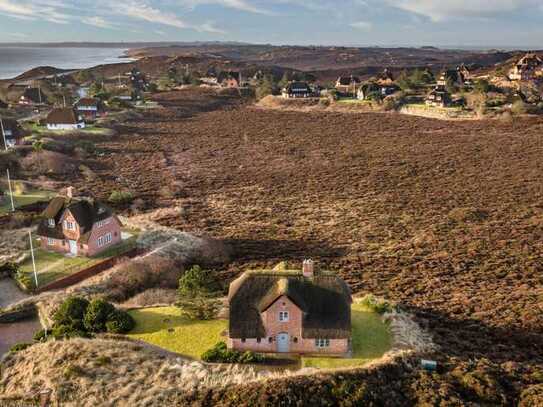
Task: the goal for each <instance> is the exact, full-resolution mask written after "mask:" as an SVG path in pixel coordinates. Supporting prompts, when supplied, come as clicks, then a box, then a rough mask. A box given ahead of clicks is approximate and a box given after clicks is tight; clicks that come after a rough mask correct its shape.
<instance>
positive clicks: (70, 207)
mask: <svg viewBox="0 0 543 407" xmlns="http://www.w3.org/2000/svg"><path fill="white" fill-rule="evenodd" d="M42 218H43V219H42V221H41V222H40V224H39V225H38V232H37V234H38V236H39V238H40V245H41V247H42V249H44V250H49V251H54V252H58V253H63V254H70V255H73V256H77V255H83V256H95V255H97V254H99V253H101V252H103V251H104V250H106V249H109V248H111V247H113V246H115V245H116V244H118V243H120V242H121V240H122V237H121V226H122V225H121V222H120V221H119V219H118V218H117V216H115V214H114V213H113V212H112V210H111V209H110V208H109V207H107V206H105V205H104V204H102V203H101V202H99V201H95V200H92V199H86V198H75V197H74V196H73V188H71V187H70V188H68V189H67V193H66V196H58V197H55V198H53V199H52V200H51V201H50V202H49V205H48V206H47V208H46V209H45V210H44V212H43V213H42Z"/></svg>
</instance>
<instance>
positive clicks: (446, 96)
mask: <svg viewBox="0 0 543 407" xmlns="http://www.w3.org/2000/svg"><path fill="white" fill-rule="evenodd" d="M425 103H426V105H427V106H433V107H448V106H450V105H451V103H452V98H451V94H450V93H449V92H448V91H447V89H446V87H445V86H443V85H437V86H436V87H435V88H434V89H433V90H432V91H431V92H430V93H429V94H428V95H427V96H426V101H425Z"/></svg>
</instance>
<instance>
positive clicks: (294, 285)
mask: <svg viewBox="0 0 543 407" xmlns="http://www.w3.org/2000/svg"><path fill="white" fill-rule="evenodd" d="M228 301H229V313H230V317H229V329H228V347H229V348H230V349H235V350H239V351H245V350H251V351H254V352H273V353H297V354H326V355H334V356H347V355H349V353H350V351H351V303H352V298H351V291H350V289H349V287H348V286H347V284H346V283H345V282H344V281H343V280H342V279H341V278H340V277H338V276H337V275H335V274H333V273H330V272H316V271H314V266H313V262H312V261H311V260H306V261H304V264H303V270H302V271H293V270H284V269H280V268H278V267H276V268H275V269H273V270H268V271H247V272H245V273H244V274H242V275H241V276H240V277H239V278H238V279H236V280H235V281H233V282H232V284H231V285H230V290H229V293H228Z"/></svg>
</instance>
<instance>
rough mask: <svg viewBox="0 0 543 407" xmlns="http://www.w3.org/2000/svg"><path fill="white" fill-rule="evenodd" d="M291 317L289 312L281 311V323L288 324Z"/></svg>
mask: <svg viewBox="0 0 543 407" xmlns="http://www.w3.org/2000/svg"><path fill="white" fill-rule="evenodd" d="M289 317H290V315H289V312H288V311H279V322H288V321H289Z"/></svg>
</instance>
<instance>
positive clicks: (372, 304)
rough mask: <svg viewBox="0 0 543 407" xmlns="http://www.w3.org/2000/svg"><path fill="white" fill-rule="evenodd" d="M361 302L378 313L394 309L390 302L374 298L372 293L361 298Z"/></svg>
mask: <svg viewBox="0 0 543 407" xmlns="http://www.w3.org/2000/svg"><path fill="white" fill-rule="evenodd" d="M361 304H362V305H364V306H365V307H366V308H368V309H369V310H371V311H373V312H376V313H378V314H384V313H386V312H391V311H392V310H393V309H394V307H393V305H392V304H391V303H389V302H388V301H385V300H383V299H379V298H376V297H375V296H374V295H373V294H368V295H366V296H365V297H364V298H362V301H361Z"/></svg>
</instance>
